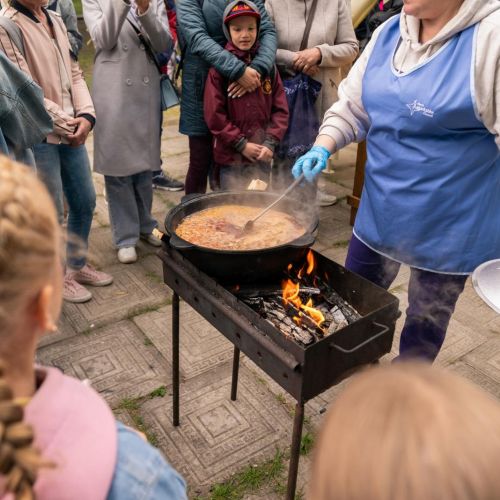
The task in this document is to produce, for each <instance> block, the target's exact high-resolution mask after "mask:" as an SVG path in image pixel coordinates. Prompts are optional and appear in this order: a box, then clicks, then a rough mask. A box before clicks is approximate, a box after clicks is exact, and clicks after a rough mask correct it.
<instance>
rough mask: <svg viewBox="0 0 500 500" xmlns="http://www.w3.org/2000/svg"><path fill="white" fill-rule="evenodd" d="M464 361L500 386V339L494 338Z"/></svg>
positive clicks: (468, 355)
mask: <svg viewBox="0 0 500 500" xmlns="http://www.w3.org/2000/svg"><path fill="white" fill-rule="evenodd" d="M464 361H465V362H466V363H467V364H469V365H470V366H472V367H474V368H475V369H476V370H478V371H479V372H481V373H483V374H484V375H486V376H488V377H489V378H491V379H492V380H494V381H495V382H496V383H497V384H499V385H500V338H493V339H490V340H488V341H487V342H485V343H484V344H483V345H481V346H480V347H478V348H477V349H474V350H473V351H472V352H470V353H469V354H467V356H465V358H464Z"/></svg>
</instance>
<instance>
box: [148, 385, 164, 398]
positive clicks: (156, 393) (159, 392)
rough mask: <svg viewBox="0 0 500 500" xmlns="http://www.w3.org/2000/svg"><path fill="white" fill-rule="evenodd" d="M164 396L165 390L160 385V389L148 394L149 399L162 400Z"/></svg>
mask: <svg viewBox="0 0 500 500" xmlns="http://www.w3.org/2000/svg"><path fill="white" fill-rule="evenodd" d="M166 394H167V388H166V387H165V386H164V385H161V386H160V387H158V388H157V389H155V390H154V391H151V392H150V393H149V399H153V398H163V397H165V396H166Z"/></svg>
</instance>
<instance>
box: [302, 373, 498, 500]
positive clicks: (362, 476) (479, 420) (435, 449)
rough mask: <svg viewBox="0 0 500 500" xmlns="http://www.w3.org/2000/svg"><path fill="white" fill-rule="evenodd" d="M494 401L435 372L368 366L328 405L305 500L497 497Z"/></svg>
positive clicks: (487, 499) (489, 499) (467, 499)
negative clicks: (307, 495)
mask: <svg viewBox="0 0 500 500" xmlns="http://www.w3.org/2000/svg"><path fill="white" fill-rule="evenodd" d="M499 471H500V404H499V403H498V401H496V400H494V399H493V398H491V397H489V396H488V395H487V394H486V393H484V392H483V391H482V390H481V389H479V388H478V387H476V386H474V385H473V384H471V383H469V382H467V381H466V380H464V379H462V378H460V377H458V376H456V375H454V374H452V373H450V372H446V371H444V370H442V369H438V368H435V367H431V366H428V365H419V364H404V363H401V364H397V365H392V366H388V367H384V368H375V369H370V370H367V371H366V372H365V373H363V374H361V375H359V376H357V377H356V378H355V379H353V380H352V381H351V383H350V384H349V385H348V387H347V389H346V390H345V391H344V392H343V393H342V394H341V395H340V397H339V398H338V399H337V400H336V401H335V402H334V403H333V404H332V408H331V410H330V411H329V413H328V415H327V417H326V421H325V422H324V426H323V428H322V431H321V433H320V436H319V441H318V446H317V449H316V450H315V456H314V464H313V471H312V477H311V481H310V492H309V493H310V494H309V498H310V499H311V500H327V499H331V500H333V499H335V500H391V499H394V500H399V499H404V500H444V499H446V500H495V499H498V498H500V472H499Z"/></svg>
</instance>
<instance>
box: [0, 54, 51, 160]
mask: <svg viewBox="0 0 500 500" xmlns="http://www.w3.org/2000/svg"><path fill="white" fill-rule="evenodd" d="M0 82H2V86H1V89H0V152H2V153H3V154H5V155H7V156H10V157H11V158H13V159H15V160H17V161H20V162H22V163H26V164H29V165H31V166H34V161H33V153H32V152H31V150H30V148H31V147H32V146H33V145H35V144H38V143H39V142H41V141H42V140H43V139H45V137H47V135H48V134H49V133H50V132H51V131H52V119H51V118H50V115H49V114H48V113H47V111H46V110H45V106H44V102H43V92H42V89H41V88H40V87H39V86H38V85H37V84H36V83H35V82H34V81H33V80H32V78H31V77H30V76H29V75H27V74H26V73H24V72H23V71H21V70H20V69H19V68H18V67H17V66H16V65H15V64H13V63H12V62H11V61H10V60H9V59H8V58H7V56H5V54H4V53H3V52H2V51H0Z"/></svg>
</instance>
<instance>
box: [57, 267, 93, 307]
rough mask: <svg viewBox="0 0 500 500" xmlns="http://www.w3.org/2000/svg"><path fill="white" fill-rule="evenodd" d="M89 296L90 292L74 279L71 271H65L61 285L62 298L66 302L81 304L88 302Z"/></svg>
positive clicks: (90, 296) (90, 295)
mask: <svg viewBox="0 0 500 500" xmlns="http://www.w3.org/2000/svg"><path fill="white" fill-rule="evenodd" d="M91 298H92V294H91V293H90V292H89V291H88V290H87V289H86V288H85V287H84V286H82V285H80V284H79V283H77V282H76V281H75V280H74V278H73V273H71V272H70V273H66V276H65V277H64V285H63V299H64V300H66V301H67V302H74V303H76V304H81V303H82V302H88V301H89V300H90V299H91Z"/></svg>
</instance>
